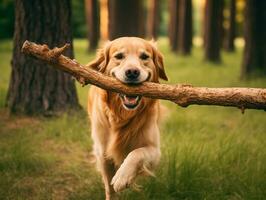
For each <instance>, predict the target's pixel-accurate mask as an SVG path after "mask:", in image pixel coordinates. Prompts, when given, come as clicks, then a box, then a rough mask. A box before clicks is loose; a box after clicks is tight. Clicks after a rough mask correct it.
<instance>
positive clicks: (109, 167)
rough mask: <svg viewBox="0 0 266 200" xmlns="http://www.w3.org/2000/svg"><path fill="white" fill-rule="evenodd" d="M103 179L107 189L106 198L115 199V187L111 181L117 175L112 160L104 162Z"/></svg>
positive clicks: (108, 199)
mask: <svg viewBox="0 0 266 200" xmlns="http://www.w3.org/2000/svg"><path fill="white" fill-rule="evenodd" d="M101 164H102V172H101V173H102V178H103V182H104V187H105V198H106V200H111V199H114V198H115V192H114V189H113V186H112V185H111V179H112V177H113V176H114V174H115V171H116V170H115V166H114V163H113V162H112V161H111V160H105V159H103V160H102V163H101Z"/></svg>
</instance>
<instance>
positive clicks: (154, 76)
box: [89, 37, 167, 110]
mask: <svg viewBox="0 0 266 200" xmlns="http://www.w3.org/2000/svg"><path fill="white" fill-rule="evenodd" d="M89 66H91V67H92V68H93V69H95V70H97V71H100V72H102V73H104V74H106V75H110V76H113V77H115V78H116V79H118V80H119V81H121V82H123V83H126V84H139V83H142V82H145V81H151V82H159V78H161V79H164V80H167V76H166V74H165V71H164V64H163V57H162V55H161V53H160V52H159V51H158V49H157V47H156V44H155V42H153V41H146V40H144V39H141V38H136V37H122V38H118V39H116V40H113V41H110V42H107V43H106V44H105V45H104V47H103V48H102V49H100V50H99V52H98V55H97V58H96V59H95V60H94V61H93V62H91V63H90V64H89ZM119 96H120V99H121V102H122V104H123V106H124V108H126V109H128V110H130V109H135V108H137V106H138V105H139V103H140V101H141V97H140V96H127V95H122V94H120V95H119Z"/></svg>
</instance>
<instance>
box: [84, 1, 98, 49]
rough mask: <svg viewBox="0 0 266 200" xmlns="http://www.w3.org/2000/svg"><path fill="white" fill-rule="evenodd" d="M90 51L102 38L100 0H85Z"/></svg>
mask: <svg viewBox="0 0 266 200" xmlns="http://www.w3.org/2000/svg"><path fill="white" fill-rule="evenodd" d="M85 5H86V10H85V13H86V21H87V27H88V39H89V48H88V49H89V51H93V50H95V49H96V48H97V46H98V42H99V38H100V12H99V11H100V8H99V1H98V0H85Z"/></svg>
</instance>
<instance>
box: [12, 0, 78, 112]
mask: <svg viewBox="0 0 266 200" xmlns="http://www.w3.org/2000/svg"><path fill="white" fill-rule="evenodd" d="M15 13H16V22H15V34H14V48H13V58H12V72H11V78H10V83H9V89H8V95H7V106H8V107H9V109H10V111H11V112H13V113H14V112H16V113H24V114H35V113H44V114H45V113H50V112H53V111H63V110H65V109H66V108H77V107H79V104H78V98H77V92H76V88H75V83H74V80H73V79H72V78H71V76H70V75H68V74H65V73H62V72H61V71H58V70H55V69H53V68H50V67H45V66H48V65H47V64H44V63H43V62H41V61H39V60H35V59H32V58H29V57H26V56H25V55H24V54H22V53H21V47H22V44H23V42H24V41H25V40H27V39H30V40H32V41H35V42H38V43H46V44H48V45H49V46H51V47H53V46H62V45H63V44H65V43H66V42H67V43H70V44H71V48H69V50H67V51H66V52H65V55H67V56H70V57H71V58H73V46H72V31H71V26H70V22H71V21H70V20H71V4H70V0H46V1H43V0H16V1H15Z"/></svg>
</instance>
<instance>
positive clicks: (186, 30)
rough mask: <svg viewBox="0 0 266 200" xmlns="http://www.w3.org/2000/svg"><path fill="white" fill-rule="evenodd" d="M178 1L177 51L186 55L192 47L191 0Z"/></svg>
mask: <svg viewBox="0 0 266 200" xmlns="http://www.w3.org/2000/svg"><path fill="white" fill-rule="evenodd" d="M179 1H180V13H179V27H180V30H179V34H178V51H179V52H180V53H181V54H183V55H187V54H190V52H191V47H192V0H179Z"/></svg>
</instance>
